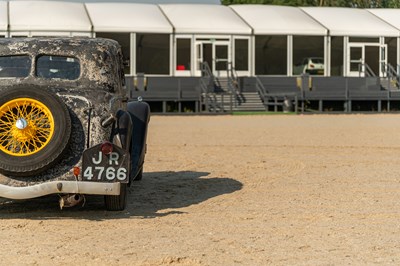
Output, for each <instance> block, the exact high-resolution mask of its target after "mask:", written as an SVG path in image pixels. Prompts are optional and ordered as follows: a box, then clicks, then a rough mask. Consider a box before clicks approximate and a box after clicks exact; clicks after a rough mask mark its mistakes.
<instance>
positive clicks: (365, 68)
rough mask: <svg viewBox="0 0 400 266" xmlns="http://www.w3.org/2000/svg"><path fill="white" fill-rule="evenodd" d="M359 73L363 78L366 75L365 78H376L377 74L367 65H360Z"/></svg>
mask: <svg viewBox="0 0 400 266" xmlns="http://www.w3.org/2000/svg"><path fill="white" fill-rule="evenodd" d="M358 73H359V76H360V77H361V74H364V77H376V74H375V72H374V71H373V70H372V69H371V68H370V66H369V65H368V64H367V63H360V64H358Z"/></svg>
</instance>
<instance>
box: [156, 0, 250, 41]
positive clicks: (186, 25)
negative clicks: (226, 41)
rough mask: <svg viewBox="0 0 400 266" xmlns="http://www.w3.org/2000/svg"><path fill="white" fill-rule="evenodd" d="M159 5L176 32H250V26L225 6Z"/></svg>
mask: <svg viewBox="0 0 400 266" xmlns="http://www.w3.org/2000/svg"><path fill="white" fill-rule="evenodd" d="M160 7H161V9H162V10H163V12H164V13H165V15H166V16H167V18H168V19H169V21H171V23H172V25H173V26H174V28H175V32H176V33H193V34H251V28H250V27H249V26H248V25H247V24H246V23H245V22H244V21H243V20H242V19H241V18H240V17H239V16H238V15H237V14H236V13H235V12H234V11H233V10H232V9H231V8H229V7H227V6H222V5H202V4H165V5H160Z"/></svg>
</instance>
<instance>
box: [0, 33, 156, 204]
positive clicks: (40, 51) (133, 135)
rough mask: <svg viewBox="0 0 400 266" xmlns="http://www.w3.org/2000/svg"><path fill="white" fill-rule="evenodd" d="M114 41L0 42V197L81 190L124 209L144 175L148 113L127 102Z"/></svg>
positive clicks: (69, 199)
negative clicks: (132, 187)
mask: <svg viewBox="0 0 400 266" xmlns="http://www.w3.org/2000/svg"><path fill="white" fill-rule="evenodd" d="M123 85H124V74H123V65H122V54H121V49H120V46H119V44H118V43H117V42H115V41H113V40H108V39H100V38H98V39H96V38H26V39H24V38H15V39H13V38H10V39H0V197H4V198H10V199H29V198H35V197H40V196H43V195H48V194H59V195H60V207H61V208H62V207H67V206H71V205H75V204H77V203H79V202H80V201H82V199H83V198H84V195H85V194H94V195H104V198H105V206H106V208H107V209H108V210H123V209H124V208H125V205H126V196H127V186H129V184H130V183H131V182H132V181H133V180H140V179H141V178H142V172H143V163H144V157H145V152H146V135H147V126H148V122H149V117H150V110H149V106H148V104H147V103H144V102H141V101H128V98H127V97H126V95H127V93H126V91H125V89H124V86H123Z"/></svg>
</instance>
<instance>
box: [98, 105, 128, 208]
mask: <svg viewBox="0 0 400 266" xmlns="http://www.w3.org/2000/svg"><path fill="white" fill-rule="evenodd" d="M116 117H117V127H118V131H117V132H118V135H119V138H120V141H121V146H122V147H121V148H123V149H127V148H128V146H129V145H130V135H131V132H130V130H131V127H132V123H131V122H130V117H129V114H128V113H126V112H124V111H122V110H119V111H118V112H117V114H116ZM112 142H113V143H114V144H117V141H116V136H114V135H113V136H112ZM117 145H118V144H117ZM127 187H128V184H124V183H121V187H120V194H119V195H115V196H112V195H105V196H104V203H105V206H106V209H107V210H108V211H123V210H124V209H125V207H126V201H127V194H128V191H127V190H128V188H127Z"/></svg>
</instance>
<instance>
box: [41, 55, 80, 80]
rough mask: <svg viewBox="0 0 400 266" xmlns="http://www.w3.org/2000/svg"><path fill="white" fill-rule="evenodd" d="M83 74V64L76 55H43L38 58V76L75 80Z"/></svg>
mask: <svg viewBox="0 0 400 266" xmlns="http://www.w3.org/2000/svg"><path fill="white" fill-rule="evenodd" d="M80 74H81V65H80V63H79V60H78V59H77V58H75V57H67V56H58V55H57V56H54V55H41V56H39V57H38V58H37V60H36V76H38V77H40V78H46V79H66V80H75V79H77V78H79V76H80Z"/></svg>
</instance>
